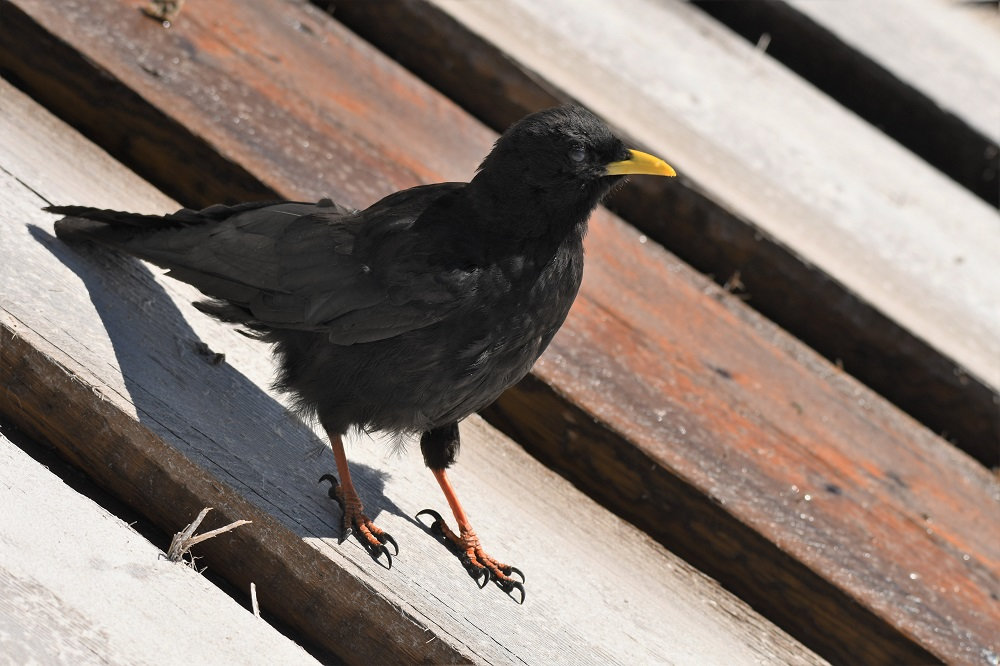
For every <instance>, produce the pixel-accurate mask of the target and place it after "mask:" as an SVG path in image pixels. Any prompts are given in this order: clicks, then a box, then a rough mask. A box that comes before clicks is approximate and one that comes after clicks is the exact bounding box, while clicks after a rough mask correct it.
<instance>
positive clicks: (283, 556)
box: [0, 86, 822, 664]
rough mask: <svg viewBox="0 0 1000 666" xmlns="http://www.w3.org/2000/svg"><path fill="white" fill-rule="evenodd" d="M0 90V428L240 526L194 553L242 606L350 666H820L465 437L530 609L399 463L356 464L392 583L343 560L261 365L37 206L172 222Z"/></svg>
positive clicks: (308, 437) (309, 460)
mask: <svg viewBox="0 0 1000 666" xmlns="http://www.w3.org/2000/svg"><path fill="white" fill-rule="evenodd" d="M0 93H2V94H0V211H3V213H2V218H0V234H2V239H0V255H2V256H0V283H2V284H4V291H3V292H2V299H0V385H2V386H3V390H2V391H0V411H2V412H3V413H5V414H8V415H9V416H10V417H11V418H12V419H16V420H17V422H18V423H19V425H20V426H21V427H24V428H25V429H26V430H29V431H30V432H32V433H34V434H36V435H38V436H39V437H40V438H44V439H46V440H48V441H51V442H53V443H54V444H55V445H56V446H57V447H59V450H60V451H61V452H62V453H63V454H64V455H66V456H67V457H69V458H70V459H71V460H73V461H74V462H75V463H76V464H78V465H79V466H81V467H83V468H84V469H86V470H87V471H88V473H89V474H92V475H93V476H94V477H95V478H96V479H97V480H98V481H99V482H100V483H102V484H103V485H106V486H107V487H109V488H111V489H113V491H114V492H115V493H116V494H118V495H119V496H121V497H122V498H123V499H124V500H125V501H127V502H128V503H129V504H130V505H132V506H135V507H137V509H138V510H140V511H142V512H143V513H145V514H146V515H148V516H149V517H150V519H152V520H153V521H155V522H156V523H157V524H158V525H160V526H161V527H163V528H164V529H165V530H169V531H177V530H178V529H179V528H180V527H181V526H182V525H183V524H184V523H186V522H187V521H189V520H190V518H191V516H193V515H194V514H195V513H197V511H198V509H200V507H201V506H205V505H208V506H213V507H215V509H216V510H215V512H213V513H212V514H210V515H209V519H208V520H207V521H206V529H210V528H212V527H216V526H218V525H220V524H223V523H225V522H228V521H230V520H233V519H236V518H248V519H251V520H253V521H254V522H253V525H248V526H244V527H241V528H240V529H239V530H236V531H234V532H232V533H230V534H227V535H226V537H225V538H224V539H223V538H219V539H215V540H211V541H208V542H206V543H204V544H201V545H199V546H198V547H197V553H198V554H199V555H201V556H202V557H203V559H202V560H200V562H201V563H202V564H206V565H207V566H209V567H211V569H212V570H213V571H216V572H218V573H220V574H222V575H224V576H226V577H227V578H229V579H230V580H232V581H233V582H234V584H236V585H237V586H239V587H240V588H241V589H246V586H247V585H248V584H249V582H250V581H251V580H252V581H255V582H256V585H257V590H258V595H259V598H260V602H261V606H262V609H263V610H264V611H265V612H267V613H271V614H273V615H274V616H276V617H278V618H280V619H281V620H282V621H283V622H286V623H288V624H289V625H291V626H293V627H294V628H295V629H296V630H298V631H300V632H302V633H303V634H304V635H305V636H306V637H308V638H309V640H311V641H312V642H313V643H314V644H315V645H316V646H318V647H319V648H320V649H323V650H328V651H330V652H333V653H334V654H336V655H337V656H338V657H340V658H343V659H345V660H347V661H349V662H362V663H386V662H402V663H411V662H432V663H452V662H456V661H463V662H464V661H474V662H477V663H497V664H507V663H524V662H531V663H608V662H617V663H651V662H655V661H661V660H666V661H670V662H675V663H691V664H698V663H704V662H705V661H709V662H713V663H748V664H749V663H757V662H759V661H761V660H763V661H767V662H776V663H803V664H806V663H821V661H822V660H819V659H818V658H817V657H815V655H812V654H811V653H809V652H808V651H807V650H805V649H803V648H802V646H800V645H798V644H797V643H796V642H795V641H793V640H792V639H790V638H789V637H788V636H787V635H785V634H783V633H782V632H780V631H779V630H777V629H775V628H774V627H773V625H771V624H770V623H768V622H767V621H766V620H763V619H762V618H760V617H759V616H757V615H755V614H754V613H753V612H752V611H750V609H749V608H748V607H747V606H746V605H745V604H744V603H743V602H740V601H739V600H737V599H735V598H734V597H733V596H732V595H730V594H728V593H726V592H725V591H723V590H722V589H721V588H720V587H719V586H718V584H716V583H714V582H713V581H711V580H709V579H708V578H706V577H705V576H704V575H702V574H700V573H698V572H696V571H695V570H693V569H692V568H691V567H690V566H689V565H687V564H685V563H683V562H682V561H680V560H679V559H677V558H676V557H674V556H672V555H671V554H670V553H668V552H667V551H665V550H664V548H663V547H662V546H660V545H658V544H656V543H654V542H652V541H651V540H650V539H649V538H648V537H646V536H645V535H643V534H641V533H640V532H639V531H638V530H636V529H635V528H633V527H631V526H629V525H627V524H624V523H623V522H622V521H621V520H620V519H618V518H616V517H615V516H613V515H612V514H610V513H609V512H607V511H605V510H603V509H601V508H599V507H598V506H597V505H596V504H595V503H594V502H593V501H591V500H588V499H587V498H586V497H584V496H583V495H582V494H581V493H580V492H579V491H577V490H575V489H573V487H572V486H571V485H570V484H569V483H567V482H566V481H564V480H562V479H560V478H559V477H558V476H556V475H555V474H554V473H552V472H549V471H548V470H546V469H544V468H543V467H542V466H541V465H540V464H538V463H537V462H535V461H533V460H532V459H531V458H530V457H529V456H528V455H527V454H526V453H525V452H524V451H522V450H521V449H520V448H518V447H517V446H516V445H514V444H513V443H512V442H510V441H509V440H507V439H506V438H504V437H503V436H501V435H499V434H498V433H497V432H496V431H494V430H492V429H491V428H489V427H488V426H486V425H485V424H484V423H483V422H482V421H481V420H479V419H471V420H469V421H467V422H466V423H465V424H464V425H463V441H464V443H465V446H464V447H463V449H462V457H461V465H460V466H459V467H458V468H457V469H456V471H455V473H454V475H453V479H454V483H455V484H456V485H457V487H458V490H459V492H463V490H464V492H463V497H464V498H465V502H466V507H467V509H468V511H469V512H470V514H471V515H472V516H473V519H474V520H475V522H476V525H477V530H478V531H479V534H480V535H481V536H482V538H483V539H484V541H486V542H487V543H489V542H490V541H492V542H493V543H494V544H495V545H494V547H493V548H494V550H496V551H497V553H498V555H499V554H500V552H501V551H502V553H503V556H504V557H506V558H510V559H511V560H512V561H515V562H517V564H518V565H519V566H521V567H522V568H523V569H524V570H525V571H526V573H527V576H528V579H529V580H528V598H527V600H526V603H525V605H524V606H518V605H516V604H514V603H512V602H511V601H510V600H509V599H507V598H506V597H505V596H504V595H502V594H501V593H499V592H498V591H497V590H495V589H494V588H492V586H491V587H490V589H488V590H483V591H480V590H479V589H478V588H476V586H475V585H474V583H473V582H472V580H471V579H469V578H468V577H467V576H466V575H465V573H464V571H463V570H462V568H461V566H460V565H459V563H458V562H457V561H456V560H455V559H454V558H453V556H451V555H450V554H449V553H448V552H447V551H445V550H444V548H443V547H442V546H440V544H439V543H438V542H437V541H436V540H435V539H433V538H431V537H430V536H429V534H427V532H426V531H425V530H424V528H423V527H421V526H420V525H419V524H418V523H417V522H416V521H415V520H414V519H413V518H411V516H413V515H414V514H416V512H417V511H419V510H420V509H423V508H426V507H436V508H438V509H443V508H444V507H442V504H443V502H442V498H440V497H439V492H438V491H437V488H436V484H434V483H433V481H432V478H431V477H430V475H429V474H427V473H426V471H425V470H424V469H423V462H422V459H421V457H420V456H419V454H418V453H417V451H416V450H415V449H411V450H410V451H409V452H408V453H407V454H406V455H403V456H394V455H392V454H391V453H390V448H389V447H388V446H387V445H386V444H385V443H374V444H373V443H372V442H370V441H367V442H362V441H355V442H353V445H352V446H351V447H350V455H351V458H352V461H353V468H354V472H355V483H356V484H357V485H358V487H359V492H360V493H361V495H362V497H364V498H365V500H366V505H367V508H368V510H369V512H370V515H372V516H373V517H374V518H375V519H376V520H378V522H379V524H381V525H382V526H383V527H384V528H386V529H387V530H389V531H390V532H391V533H392V534H393V535H394V536H395V538H396V539H397V541H398V542H399V544H400V546H401V553H400V556H399V557H398V558H395V559H394V562H393V567H392V569H391V570H390V571H386V570H384V569H383V568H382V567H381V566H380V565H379V564H377V563H376V562H374V561H372V560H371V559H370V558H369V557H368V556H367V554H366V552H365V551H364V550H363V549H362V548H361V547H360V545H358V544H357V542H355V541H353V540H351V541H348V542H346V543H344V544H341V545H337V544H336V536H337V535H338V534H339V526H338V522H339V513H338V512H337V510H336V509H335V508H334V507H333V506H332V503H331V502H330V500H329V499H328V498H326V496H325V491H324V487H323V486H321V485H318V484H317V483H316V480H317V479H318V478H319V476H320V475H321V474H323V473H325V472H329V471H330V468H331V466H332V459H331V457H330V456H329V455H328V454H326V453H325V451H323V450H322V449H323V448H324V446H323V444H321V443H320V442H319V440H318V439H317V436H316V434H314V433H313V431H312V430H310V429H309V428H308V427H307V426H306V425H304V424H302V423H301V422H299V421H298V420H297V419H295V418H293V417H291V416H290V415H289V414H288V413H287V412H285V410H284V408H283V407H282V405H281V404H280V403H279V402H277V400H276V399H275V397H274V396H272V395H271V394H270V393H268V392H267V390H266V389H265V388H263V387H265V386H266V385H267V384H268V382H269V380H270V377H271V374H272V372H271V364H270V361H269V358H268V355H267V353H266V352H265V350H264V349H263V348H262V347H261V346H260V345H258V344H256V343H254V342H252V341H250V340H247V339H246V338H245V337H243V336H241V335H239V334H238V333H237V332H236V331H234V330H232V329H230V328H228V327H225V326H223V325H221V324H218V323H216V322H213V321H211V320H209V319H208V318H207V317H204V316H203V315H200V314H199V313H197V312H196V311H195V310H194V309H193V308H192V307H191V306H190V305H189V302H190V301H191V300H193V299H194V298H195V297H196V293H195V292H194V290H193V289H191V288H189V287H187V286H186V285H183V284H180V283H177V282H174V281H172V280H169V279H164V278H162V277H161V276H159V275H154V274H152V273H151V272H150V271H149V269H147V268H146V267H144V266H143V265H142V264H140V263H139V262H136V261H132V260H128V259H125V258H122V257H119V256H115V255H112V254H110V253H107V252H101V251H99V250H98V251H94V250H91V251H87V250H86V249H85V248H77V249H71V248H69V247H67V246H65V245H64V244H62V243H61V242H59V241H58V240H56V239H54V238H53V237H51V235H50V234H51V231H50V229H51V223H52V221H53V220H52V216H50V215H47V214H45V213H42V212H41V211H40V206H41V205H43V204H44V203H46V202H49V201H68V200H79V201H85V202H90V203H95V202H97V201H113V202H115V204H116V205H121V206H123V207H127V208H132V209H136V210H144V211H156V210H159V211H163V210H170V209H173V208H174V207H175V206H176V204H174V203H173V202H171V201H169V200H167V199H166V198H164V197H163V196H162V195H160V194H159V193H157V192H156V191H154V190H153V189H152V188H151V187H149V186H148V185H147V184H145V183H144V182H142V181H141V180H139V179H138V178H136V177H135V176H134V175H132V174H131V173H129V172H127V171H125V170H123V169H122V168H121V167H120V166H119V165H117V164H116V163H114V162H113V161H112V160H111V159H110V158H109V157H108V156H107V155H105V154H103V153H101V152H100V151H98V150H97V149H95V148H94V146H92V145H90V144H88V143H87V142H86V141H84V140H83V139H82V138H81V137H79V136H78V135H75V134H73V133H71V132H69V131H68V130H67V128H66V127H65V126H63V125H62V124H61V123H59V122H58V121H56V120H54V119H53V118H51V117H50V116H48V115H47V114H46V113H45V112H44V111H42V110H41V109H39V108H38V107H37V106H35V105H34V104H33V103H31V102H30V100H27V99H26V98H24V97H23V96H22V95H21V94H20V93H18V92H16V91H14V90H12V89H10V88H9V87H7V86H4V87H2V88H0ZM65 156H72V159H69V160H68V159H65ZM199 343H204V344H206V345H208V346H209V348H210V349H211V350H213V352H223V353H225V355H226V358H225V362H224V363H220V364H213V363H212V362H211V359H210V358H206V356H205V355H204V354H203V353H201V352H199V351H198V345H199ZM472 490H475V492H470V491H472ZM567 516H573V520H571V521H568V520H566V517H567ZM209 521H212V522H211V524H208V523H209ZM539 535H544V538H539ZM609 537H610V538H609Z"/></svg>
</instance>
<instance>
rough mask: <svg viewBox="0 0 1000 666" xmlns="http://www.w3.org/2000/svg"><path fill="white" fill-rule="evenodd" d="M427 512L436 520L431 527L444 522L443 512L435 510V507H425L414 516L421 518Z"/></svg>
mask: <svg viewBox="0 0 1000 666" xmlns="http://www.w3.org/2000/svg"><path fill="white" fill-rule="evenodd" d="M425 513H426V514H427V515H428V516H430V517H431V518H433V519H434V522H433V523H431V529H433V528H434V526H435V525H439V524H440V523H443V522H444V518H442V517H441V514H440V513H438V512H437V511H435V510H434V509H424V510H422V511H418V512H417V515H416V516H414V518H417V519H419V518H420V516H422V515H424V514H425Z"/></svg>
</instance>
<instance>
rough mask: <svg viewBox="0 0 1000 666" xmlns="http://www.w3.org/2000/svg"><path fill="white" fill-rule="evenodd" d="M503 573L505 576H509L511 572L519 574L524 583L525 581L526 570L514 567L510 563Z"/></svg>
mask: <svg viewBox="0 0 1000 666" xmlns="http://www.w3.org/2000/svg"><path fill="white" fill-rule="evenodd" d="M503 574H504V575H505V576H509V575H511V574H517V575H518V576H520V577H521V582H522V583H523V582H524V572H523V571H521V570H520V569H518V568H517V567H512V566H510V565H509V564H508V565H507V567H506V568H505V569H504V570H503Z"/></svg>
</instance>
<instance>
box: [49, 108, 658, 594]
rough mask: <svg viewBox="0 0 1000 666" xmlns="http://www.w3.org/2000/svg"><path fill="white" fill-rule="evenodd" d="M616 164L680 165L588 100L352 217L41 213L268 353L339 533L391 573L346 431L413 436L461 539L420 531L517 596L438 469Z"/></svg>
mask: <svg viewBox="0 0 1000 666" xmlns="http://www.w3.org/2000/svg"><path fill="white" fill-rule="evenodd" d="M626 174H654V175H662V176H673V175H674V171H673V169H672V168H670V166H668V165H667V164H666V163H665V162H663V161H662V160H660V159H658V158H656V157H653V156H651V155H647V154H646V153H641V152H639V151H635V150H629V149H627V148H626V147H625V145H624V144H623V143H622V141H621V140H619V139H618V138H617V137H615V136H614V135H613V134H612V132H611V131H610V130H609V129H608V127H607V126H606V125H605V124H604V123H603V122H602V121H601V120H600V119H598V118H597V117H596V116H595V115H594V114H592V113H590V112H589V111H587V110H586V109H583V108H581V107H577V106H564V107H559V108H554V109H549V110H546V111H541V112H538V113H534V114H531V115H529V116H527V117H525V118H523V119H522V120H520V121H519V122H517V123H516V124H514V125H513V126H511V127H510V128H509V129H508V130H507V131H506V132H504V134H503V135H502V136H501V137H500V138H499V139H498V140H497V142H496V144H495V145H494V147H493V150H492V151H491V152H490V154H489V155H488V156H487V157H486V159H485V160H483V163H482V164H481V165H480V167H479V170H478V172H477V173H476V175H475V177H474V178H473V179H472V181H471V182H469V183H440V184H436V185H424V186H419V187H413V188H410V189H408V190H403V191H400V192H396V193H395V194H391V195H389V196H387V197H385V198H384V199H382V200H381V201H378V202H376V203H375V204H373V205H371V206H370V207H369V208H366V209H365V210H362V211H358V210H352V209H349V208H346V207H344V206H340V205H338V204H336V203H333V202H332V201H330V200H329V199H324V200H321V201H319V202H318V203H315V204H313V203H296V202H277V203H275V202H271V203H244V204H239V205H235V206H223V205H216V206H211V207H209V208H206V209H204V210H201V211H195V210H190V209H186V208H185V209H182V210H180V211H178V212H176V213H173V214H171V215H166V216H156V215H137V214H132V213H123V212H117V211H110V210H100V209H94V208H86V207H81V206H52V207H50V208H48V209H47V210H49V211H51V212H53V213H58V214H61V215H65V216H69V217H68V218H67V219H63V220H60V221H59V222H57V223H56V233H57V235H58V236H59V237H60V238H62V239H64V240H66V241H78V240H90V241H96V242H98V243H102V244H105V245H109V246H111V247H114V248H116V249H118V250H121V251H124V252H126V253H129V254H132V255H135V256H137V257H140V258H142V259H145V260H147V261H150V262H152V263H154V264H157V265H159V266H162V267H164V268H167V269H169V273H168V274H169V275H170V276H172V277H174V278H177V279H179V280H183V281H184V282H188V283H190V284H192V285H194V286H195V287H197V288H198V289H200V290H201V291H202V292H203V293H204V294H206V295H207V296H208V297H210V299H211V300H207V301H201V302H198V303H196V304H195V305H196V306H197V307H198V308H199V309H200V310H202V311H203V312H206V313H208V314H210V315H212V316H214V317H216V318H218V319H221V320H222V321H226V322H232V323H237V324H240V325H241V326H243V327H245V328H247V329H250V331H252V332H253V334H254V335H255V336H256V337H259V338H260V339H261V340H263V341H265V342H269V343H271V344H273V345H274V350H275V352H276V358H277V360H278V365H279V369H278V374H277V380H276V382H275V386H276V387H277V388H279V389H281V390H283V391H288V392H291V393H292V394H293V396H294V398H295V400H296V404H297V407H298V408H299V410H301V412H303V413H304V414H306V415H309V416H315V417H318V418H319V420H320V422H321V423H322V425H323V427H324V428H325V429H326V432H327V434H328V435H329V437H330V441H331V444H332V446H333V453H334V456H335V458H336V464H337V472H338V474H339V476H340V483H339V484H338V483H337V480H336V479H335V478H334V477H332V476H330V475H325V476H324V479H328V480H330V481H331V482H332V484H333V487H332V488H331V489H330V494H331V497H334V498H335V499H336V500H337V501H338V503H339V504H340V506H341V508H342V510H343V514H344V516H343V521H344V532H345V535H346V534H347V533H349V532H350V531H352V530H353V529H356V530H357V532H358V538H359V540H360V541H361V543H362V544H364V545H365V547H366V548H368V550H369V552H370V553H371V554H372V555H373V557H378V556H379V555H380V554H381V553H384V554H385V555H386V557H387V558H388V562H389V565H390V566H391V562H392V560H391V557H390V555H389V552H388V550H387V549H386V547H385V544H386V543H391V544H392V545H393V547H394V549H395V550H396V553H397V554H398V547H397V546H396V542H395V540H393V539H392V537H391V536H389V535H388V534H387V533H385V532H384V531H382V530H381V529H380V528H379V527H377V526H376V525H375V524H374V523H373V522H372V521H371V520H369V518H368V517H367V516H366V515H365V514H364V510H363V508H362V504H361V500H360V499H359V498H358V495H357V492H356V491H355V489H354V485H353V483H352V482H351V474H350V471H349V469H348V464H347V456H346V454H345V452H344V446H343V442H342V440H341V435H342V434H344V433H345V432H347V430H348V429H349V428H351V427H357V428H361V429H364V430H368V431H374V430H379V431H389V432H394V433H399V434H414V435H415V434H420V435H421V438H420V449H421V452H422V453H423V457H424V461H425V462H426V464H427V466H428V467H430V469H431V471H432V472H433V474H434V476H435V478H437V481H438V483H439V484H440V486H441V489H442V491H443V492H444V495H445V498H446V499H447V501H448V504H449V506H450V507H451V509H452V512H453V513H454V516H455V520H456V522H457V523H458V534H457V535H456V534H455V533H454V532H452V531H451V530H450V529H449V528H448V527H447V525H446V524H445V522H444V521H443V520H442V519H441V517H440V515H439V514H437V513H436V512H434V511H430V510H427V511H426V513H428V514H429V515H431V516H432V517H433V518H435V521H434V524H433V526H432V529H433V530H434V531H435V533H436V534H438V535H439V537H441V538H442V539H443V540H444V541H445V543H446V544H448V545H449V546H450V548H451V549H452V551H453V552H455V553H456V554H457V555H458V556H459V557H460V558H461V559H462V561H463V564H464V565H465V566H466V568H467V570H468V571H469V572H470V574H472V575H473V576H474V577H475V578H476V580H477V581H478V580H479V578H480V577H482V578H483V582H482V585H485V584H486V582H487V581H488V580H490V579H491V578H492V579H493V580H494V581H496V582H497V583H498V584H499V585H500V587H501V588H503V589H504V590H505V591H506V592H508V593H510V592H511V591H512V590H513V589H518V590H519V591H520V593H521V601H523V600H524V587H523V585H522V581H523V579H524V576H523V574H520V571H518V570H517V569H515V568H514V567H511V566H508V565H506V564H503V563H501V562H498V561H497V560H495V559H494V558H492V557H490V556H489V555H487V554H486V553H485V552H484V551H483V549H482V547H481V545H480V543H479V539H478V538H477V537H476V534H475V532H474V531H473V530H472V526H471V524H470V523H469V519H468V518H467V517H466V515H465V512H464V511H463V510H462V507H461V505H460V504H459V501H458V498H457V497H456V496H455V491H454V490H453V489H452V486H451V484H450V483H449V481H448V477H447V475H446V473H445V470H446V469H447V468H448V467H450V466H451V464H452V463H453V462H454V461H455V457H456V455H457V454H458V449H459V432H458V422H459V421H460V420H461V419H463V418H464V417H466V416H468V415H469V414H471V413H473V412H475V411H477V410H480V409H482V408H484V407H486V406H487V405H489V404H490V403H491V402H493V401H494V400H495V399H496V398H497V397H498V396H499V395H500V393H502V392H503V391H504V390H505V389H507V388H508V387H510V386H511V385H513V384H514V383H515V382H517V381H518V380H520V379H521V378H522V377H524V375H525V374H527V372H528V371H529V370H530V369H531V366H532V365H533V364H534V362H535V360H536V359H537V358H538V357H539V356H540V355H541V353H542V352H543V351H544V350H545V347H546V346H547V345H548V344H549V341H550V340H551V339H552V336H553V335H554V334H555V332H556V331H557V330H558V329H559V327H560V326H561V325H562V323H563V320H565V318H566V315H567V313H568V312H569V309H570V305H572V303H573V299H574V298H575V297H576V293H577V290H578V288H579V286H580V280H581V277H582V274H583V237H584V233H585V231H586V226H587V219H588V217H589V216H590V213H591V212H592V211H593V209H594V208H595V207H596V206H597V204H598V203H599V202H600V201H601V199H602V198H603V197H604V196H605V195H606V194H607V193H608V192H609V191H610V190H611V189H612V187H614V186H615V184H616V183H618V182H619V181H621V180H622V178H623V177H624V176H625V175H626ZM423 513H425V512H421V514H423ZM418 515H420V514H418ZM515 572H516V573H517V574H520V578H521V581H518V580H516V579H515V578H513V577H512V574H514V573H515Z"/></svg>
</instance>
